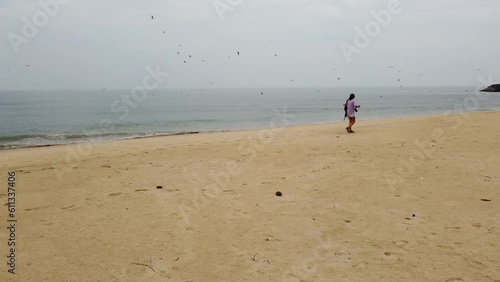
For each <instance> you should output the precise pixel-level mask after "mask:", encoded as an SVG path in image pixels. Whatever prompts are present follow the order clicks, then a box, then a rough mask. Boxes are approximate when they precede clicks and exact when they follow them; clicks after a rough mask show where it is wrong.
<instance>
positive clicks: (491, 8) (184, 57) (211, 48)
mask: <svg viewBox="0 0 500 282" xmlns="http://www.w3.org/2000/svg"><path fill="white" fill-rule="evenodd" d="M42 1H44V2H46V1H48V0H42ZM51 1H56V0H51ZM57 1H61V2H62V0H57ZM64 1H65V2H68V3H66V4H64V5H63V4H60V5H59V9H58V11H57V12H56V13H54V14H55V15H54V16H53V17H51V16H48V22H47V24H46V25H45V26H41V27H39V28H38V31H37V32H36V33H35V34H34V36H33V38H25V39H24V40H25V41H24V42H22V43H19V41H15V42H18V49H19V52H18V53H17V54H16V53H15V52H14V48H13V47H12V44H11V41H12V39H11V37H12V34H17V35H18V36H20V37H24V35H23V32H22V29H23V25H25V23H24V22H23V20H22V19H23V17H24V18H26V19H28V21H30V22H32V23H33V17H34V16H35V15H39V16H40V14H41V13H42V14H43V13H45V12H43V10H42V8H41V7H40V4H39V1H34V0H23V1H19V0H0V18H1V23H2V24H1V25H0V36H1V40H0V90H5V89H16V90H17V89H20V90H21V89H36V88H40V89H56V88H64V89H81V88H95V89H101V88H108V89H109V88H131V87H133V86H135V85H138V84H140V83H141V81H142V78H143V77H144V76H145V74H146V71H145V68H146V66H152V67H154V66H156V65H160V66H161V69H162V70H164V71H167V72H169V73H170V76H169V78H168V79H167V81H166V82H165V83H163V84H162V85H161V88H171V87H197V88H198V87H203V88H211V87H212V88H213V87H335V86H339V87H346V86H348V87H351V86H353V87H354V86H355V87H364V86H367V87H369V86H394V87H398V86H399V85H404V86H434V85H436V86H437V85H472V86H473V85H476V84H477V83H478V77H479V76H480V75H483V76H487V75H489V74H492V75H493V77H494V78H495V79H496V81H497V82H500V77H499V76H500V65H499V64H498V58H500V48H499V46H500V37H498V27H499V26H500V17H499V16H498V15H499V14H500V1H498V0H476V1H472V0H439V1H436V0H418V1H411V0H400V1H399V2H400V7H401V8H400V9H402V11H401V12H400V13H398V14H392V15H391V20H390V22H389V23H388V25H386V27H380V30H379V32H374V34H375V35H374V36H373V37H370V42H369V44H367V46H362V47H363V48H358V47H359V46H358V47H356V45H355V43H354V37H355V35H356V32H355V28H356V27H358V28H360V29H361V30H365V27H366V25H367V23H369V22H370V21H374V17H373V15H372V11H374V12H379V11H381V10H388V8H387V5H388V3H389V2H390V1H397V0H217V1H213V0H146V1H144V0H141V1H137V0H136V1H130V0H106V1H96V0H64ZM214 3H215V4H216V6H217V5H218V7H220V9H222V10H223V9H224V8H223V6H221V4H225V5H230V6H231V3H233V5H232V6H231V10H228V11H225V12H224V11H222V10H220V11H219V14H220V13H221V11H222V15H223V19H222V18H221V17H219V14H218V12H217V10H216V8H215V7H214ZM388 13H389V12H388ZM151 15H153V16H154V20H152V19H151V17H150V16H151ZM41 19H42V22H43V15H42V17H41ZM221 19H222V20H221ZM163 31H165V32H166V33H163ZM375 31H376V30H375ZM9 34H10V36H9ZM17 39H19V37H18V38H17ZM342 42H344V43H345V44H350V45H351V46H353V47H356V48H358V50H359V51H360V52H359V53H356V54H353V55H352V56H351V62H350V63H348V62H347V60H346V58H345V56H344V55H343V52H342V51H341V48H340V46H341V44H342ZM178 45H182V46H181V47H179V46H178ZM237 51H239V52H240V56H237V54H236V52H237ZM177 52H180V54H179V55H178V54H177ZM275 54H277V56H275ZM188 55H191V56H192V57H191V58H189V57H188ZM228 56H231V57H230V58H229V57H228ZM202 60H205V62H202ZM184 61H187V63H184ZM26 65H29V67H27V66H26ZM388 66H394V68H389V67H388ZM478 69H481V70H478ZM399 70H401V73H400V72H399ZM419 75H420V76H419ZM339 77H340V78H341V79H340V80H338V78H339ZM291 79H293V82H291V81H290V80H291ZM398 79H401V81H400V82H398ZM211 82H214V84H213V85H211V84H210V83H211ZM37 84H39V86H38V85H37Z"/></svg>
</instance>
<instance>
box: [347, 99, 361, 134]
mask: <svg viewBox="0 0 500 282" xmlns="http://www.w3.org/2000/svg"><path fill="white" fill-rule="evenodd" d="M355 97H356V95H354V94H351V95H349V99H347V101H345V104H344V109H345V112H346V116H348V117H349V126H348V127H346V128H345V129H346V130H347V132H349V133H354V131H353V130H352V126H353V125H354V123H356V115H355V113H356V112H357V111H358V110H357V109H358V108H359V107H361V106H360V105H356V101H354V98H355Z"/></svg>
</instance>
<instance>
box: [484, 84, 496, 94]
mask: <svg viewBox="0 0 500 282" xmlns="http://www.w3.org/2000/svg"><path fill="white" fill-rule="evenodd" d="M481 91H483V92H500V84H492V85H490V86H488V87H486V88H485V89H483V90H481Z"/></svg>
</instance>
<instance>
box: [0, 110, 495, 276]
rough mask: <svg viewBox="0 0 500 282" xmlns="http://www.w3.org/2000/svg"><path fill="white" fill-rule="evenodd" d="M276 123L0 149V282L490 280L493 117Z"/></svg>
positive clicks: (484, 114) (492, 267) (492, 255)
mask: <svg viewBox="0 0 500 282" xmlns="http://www.w3.org/2000/svg"><path fill="white" fill-rule="evenodd" d="M280 124H281V123H276V124H274V123H273V124H272V125H273V126H270V128H267V129H262V130H249V131H235V132H221V133H208V134H194V135H180V136H169V137H157V138H146V139H135V140H124V141H113V142H108V143H96V144H81V145H64V146H52V147H43V148H24V149H13V150H3V151H0V160H1V162H0V168H1V170H0V171H1V172H2V173H1V175H2V177H1V178H0V183H1V187H2V190H1V191H0V199H1V203H2V206H3V208H2V211H1V212H0V222H1V224H2V228H1V229H2V230H3V231H2V232H0V245H1V246H2V247H1V249H0V251H1V254H2V256H3V257H4V261H6V259H5V256H7V255H8V254H9V253H8V252H9V249H8V248H9V247H8V246H7V242H8V238H9V233H8V232H6V230H7V228H6V227H8V226H9V225H8V224H7V219H8V212H7V205H6V203H7V198H8V197H7V188H8V183H7V181H8V172H15V183H16V186H15V189H16V204H15V205H16V212H15V218H16V219H17V220H18V221H17V222H16V265H15V271H16V275H11V274H9V273H8V272H7V270H8V267H9V266H8V265H6V264H5V262H4V263H3V266H2V272H1V274H0V280H1V281H6V280H7V281H448V282H451V281H500V251H499V250H500V204H499V203H500V146H499V144H498V140H499V138H500V127H499V126H498V125H499V124H500V112H482V113H463V114H457V115H452V116H446V117H444V116H429V117H413V118H397V119H383V120H370V121H358V123H357V124H356V125H355V126H354V128H353V129H354V130H355V131H356V133H354V134H348V133H347V132H346V131H345V126H346V124H345V123H328V124H318V125H306V126H293V127H285V128H282V127H275V126H274V125H280ZM157 186H161V189H158V188H157ZM277 191H280V192H282V196H281V197H278V196H276V195H275V193H276V192H277Z"/></svg>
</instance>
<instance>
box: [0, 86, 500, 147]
mask: <svg viewBox="0 0 500 282" xmlns="http://www.w3.org/2000/svg"><path fill="white" fill-rule="evenodd" d="M350 93H355V94H356V102H357V104H359V105H361V108H360V109H359V112H358V113H357V118H358V120H371V119H381V118H398V117H408V116H424V115H439V114H446V113H450V112H467V111H492V110H500V95H499V94H498V93H483V92H478V91H477V89H476V87H472V86H471V87H439V88H438V87H418V88H417V87H414V88H411V87H405V88H381V87H378V88H377V87H374V88H370V87H365V88H266V89H264V88H238V89H165V90H153V91H149V92H148V93H147V94H146V95H142V94H137V93H134V95H132V93H131V90H130V89H129V90H127V89H100V90H64V89H58V90H37V91H35V90H32V91H22V92H21V91H0V120H1V122H0V149H12V148H19V147H33V146H47V145H57V144H68V143H80V142H106V141H110V140H118V139H131V138H145V137H151V136H163V135H176V134H194V133H200V134H203V133H206V132H214V131H232V130H246V129H259V128H267V127H270V126H278V125H302V124H316V123H333V122H343V119H344V109H343V106H342V105H343V103H344V102H345V101H346V99H347V98H348V96H349V94H350ZM279 118H281V119H283V118H285V119H286V122H283V123H281V124H280V123H277V122H273V120H274V121H277V120H279Z"/></svg>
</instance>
